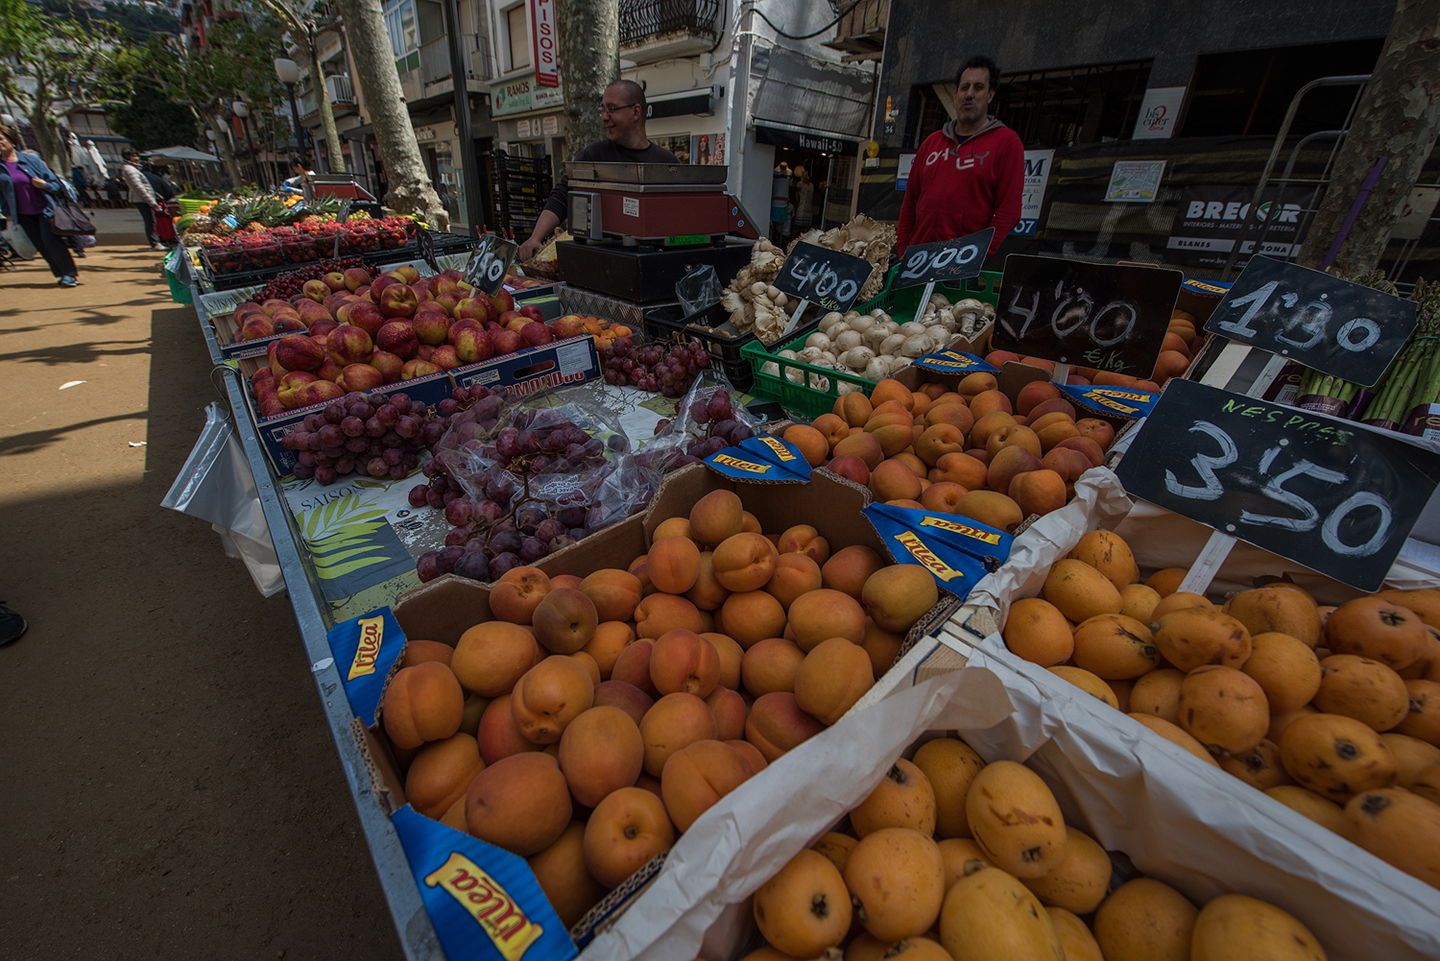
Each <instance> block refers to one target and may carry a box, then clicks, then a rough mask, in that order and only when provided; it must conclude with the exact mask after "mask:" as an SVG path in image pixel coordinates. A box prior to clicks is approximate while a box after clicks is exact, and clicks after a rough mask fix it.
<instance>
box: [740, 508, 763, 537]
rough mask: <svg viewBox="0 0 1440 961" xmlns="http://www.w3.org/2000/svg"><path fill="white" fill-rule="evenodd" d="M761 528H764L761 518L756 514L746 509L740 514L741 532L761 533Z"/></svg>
mask: <svg viewBox="0 0 1440 961" xmlns="http://www.w3.org/2000/svg"><path fill="white" fill-rule="evenodd" d="M761 530H762V528H761V526H760V518H758V517H756V516H755V515H754V514H752V513H750V512H749V511H744V512H743V513H741V515H740V531H741V533H743V534H759V533H760V532H761Z"/></svg>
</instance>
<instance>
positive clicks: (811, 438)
mask: <svg viewBox="0 0 1440 961" xmlns="http://www.w3.org/2000/svg"><path fill="white" fill-rule="evenodd" d="M780 439H781V440H783V441H785V442H786V443H787V444H793V445H794V446H795V447H797V448H798V449H799V450H800V454H801V456H802V457H804V458H805V462H806V463H807V464H809V465H810V466H811V467H819V466H820V465H821V464H824V463H825V461H827V460H829V459H830V442H829V441H828V440H827V439H826V437H825V435H824V434H822V433H821V432H820V431H818V430H816V429H815V428H814V427H812V426H810V425H808V424H791V425H790V426H789V427H787V428H785V432H784V433H783V434H781V435H780Z"/></svg>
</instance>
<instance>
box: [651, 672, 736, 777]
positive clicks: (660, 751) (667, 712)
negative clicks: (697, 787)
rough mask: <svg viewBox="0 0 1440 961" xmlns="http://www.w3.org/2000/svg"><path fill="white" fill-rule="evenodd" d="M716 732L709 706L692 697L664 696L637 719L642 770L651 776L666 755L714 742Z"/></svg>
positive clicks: (661, 767) (689, 695)
mask: <svg viewBox="0 0 1440 961" xmlns="http://www.w3.org/2000/svg"><path fill="white" fill-rule="evenodd" d="M717 733H719V732H718V729H717V728H716V725H715V715H714V714H712V713H711V712H710V706H709V705H708V704H706V703H705V702H704V701H703V700H701V699H700V698H698V697H696V696H695V695H694V694H686V693H684V692H677V693H675V694H666V695H665V696H664V697H662V698H660V700H658V701H656V702H655V703H654V705H653V706H651V708H650V710H648V711H646V712H645V716H644V717H643V718H641V719H640V736H641V738H642V739H643V740H644V742H645V771H646V773H648V774H651V775H653V776H655V777H659V776H660V772H661V771H663V770H665V762H666V761H667V760H669V759H670V755H672V754H674V753H675V752H676V751H678V750H680V749H681V748H682V747H684V746H685V745H687V744H694V743H695V742H696V741H704V740H711V739H714V737H715V735H716V734H717Z"/></svg>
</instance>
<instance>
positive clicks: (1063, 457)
mask: <svg viewBox="0 0 1440 961" xmlns="http://www.w3.org/2000/svg"><path fill="white" fill-rule="evenodd" d="M1040 466H1041V467H1043V468H1045V469H1046V470H1053V471H1054V472H1055V473H1057V474H1059V475H1060V479H1061V480H1063V481H1064V482H1065V487H1066V489H1067V490H1069V489H1073V488H1074V487H1075V482H1076V481H1077V480H1079V479H1080V475H1081V474H1084V473H1085V472H1086V471H1087V470H1089V469H1090V468H1091V467H1093V466H1094V465H1093V464H1091V463H1090V458H1089V457H1087V456H1085V454H1083V453H1081V452H1080V451H1078V450H1075V449H1074V448H1073V447H1054V448H1051V449H1050V450H1049V451H1046V453H1045V456H1044V457H1042V458H1040Z"/></svg>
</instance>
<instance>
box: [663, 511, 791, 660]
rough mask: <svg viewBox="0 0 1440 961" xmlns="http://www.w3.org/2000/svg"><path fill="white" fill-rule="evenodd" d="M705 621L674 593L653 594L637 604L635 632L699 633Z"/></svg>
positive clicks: (694, 607)
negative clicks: (688, 631) (679, 628)
mask: <svg viewBox="0 0 1440 961" xmlns="http://www.w3.org/2000/svg"><path fill="white" fill-rule="evenodd" d="M736 536H737V537H741V536H745V535H739V534H737V535H736ZM761 539H762V540H764V538H761ZM765 543H766V544H769V543H770V542H769V541H765ZM704 623H705V619H704V618H703V617H701V616H700V609H699V608H698V607H696V606H695V605H694V604H692V603H690V602H689V601H688V600H686V599H685V598H683V597H676V596H674V595H673V594H651V595H650V596H648V597H646V598H644V599H642V600H641V601H640V603H639V604H637V605H635V634H636V635H637V636H639V637H650V638H655V637H659V636H660V635H661V634H664V633H665V632H666V631H672V630H674V629H675V628H677V627H683V628H686V629H687V630H691V631H695V632H696V633H699V632H700V631H702V630H704Z"/></svg>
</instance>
